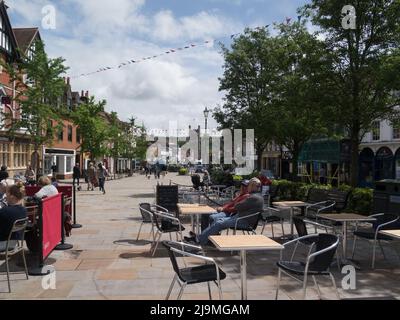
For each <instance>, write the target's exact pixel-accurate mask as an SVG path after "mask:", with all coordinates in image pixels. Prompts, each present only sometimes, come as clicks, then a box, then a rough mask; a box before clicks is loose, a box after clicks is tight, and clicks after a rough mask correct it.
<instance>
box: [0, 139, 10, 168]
mask: <svg viewBox="0 0 400 320" xmlns="http://www.w3.org/2000/svg"><path fill="white" fill-rule="evenodd" d="M9 148H10V147H9V145H8V144H7V143H0V162H1V165H2V166H7V167H8V166H9V163H8V161H9V150H10V149H9Z"/></svg>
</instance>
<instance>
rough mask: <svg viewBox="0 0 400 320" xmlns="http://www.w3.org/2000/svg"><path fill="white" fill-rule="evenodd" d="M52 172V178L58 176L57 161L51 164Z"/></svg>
mask: <svg viewBox="0 0 400 320" xmlns="http://www.w3.org/2000/svg"><path fill="white" fill-rule="evenodd" d="M51 173H52V178H57V165H56V164H55V163H53V165H52V166H51Z"/></svg>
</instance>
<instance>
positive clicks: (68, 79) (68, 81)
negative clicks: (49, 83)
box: [67, 77, 70, 85]
mask: <svg viewBox="0 0 400 320" xmlns="http://www.w3.org/2000/svg"><path fill="white" fill-rule="evenodd" d="M69 83H70V78H69V77H68V78H67V84H68V85H69Z"/></svg>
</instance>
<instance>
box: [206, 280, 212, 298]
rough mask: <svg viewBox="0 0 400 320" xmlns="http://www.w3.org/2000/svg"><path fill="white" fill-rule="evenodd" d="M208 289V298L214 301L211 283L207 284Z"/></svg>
mask: <svg viewBox="0 0 400 320" xmlns="http://www.w3.org/2000/svg"><path fill="white" fill-rule="evenodd" d="M207 287H208V297H209V298H210V300H212V295H211V287H210V282H207Z"/></svg>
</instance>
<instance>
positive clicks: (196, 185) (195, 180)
mask: <svg viewBox="0 0 400 320" xmlns="http://www.w3.org/2000/svg"><path fill="white" fill-rule="evenodd" d="M191 180H192V183H193V188H195V189H196V190H199V188H200V185H201V179H200V176H199V175H198V174H194V175H192V177H191Z"/></svg>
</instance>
